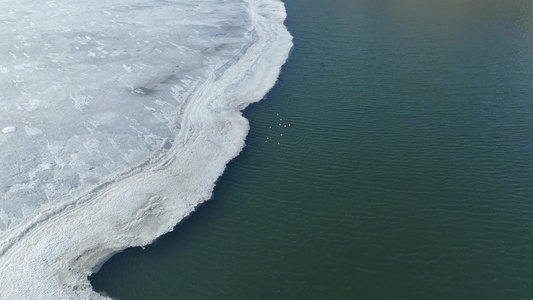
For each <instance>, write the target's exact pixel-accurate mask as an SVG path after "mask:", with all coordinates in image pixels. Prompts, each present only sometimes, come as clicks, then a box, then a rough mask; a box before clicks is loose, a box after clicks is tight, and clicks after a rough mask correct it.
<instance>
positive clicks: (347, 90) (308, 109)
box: [91, 0, 533, 299]
mask: <svg viewBox="0 0 533 300" xmlns="http://www.w3.org/2000/svg"><path fill="white" fill-rule="evenodd" d="M284 2H285V4H286V6H287V12H288V15H289V17H288V19H287V22H286V24H287V27H288V28H289V30H290V31H291V33H292V34H293V36H294V44H295V47H294V49H293V52H292V54H291V57H290V59H289V61H288V62H287V64H286V65H285V67H284V69H283V73H282V75H281V77H280V80H279V82H278V84H277V85H276V87H275V88H274V89H273V90H272V91H271V92H270V93H269V94H268V96H267V98H266V99H265V100H264V101H262V102H261V103H258V104H255V105H252V106H250V107H249V108H247V109H246V111H245V113H244V114H245V116H246V117H247V118H249V119H250V123H251V131H250V134H249V137H248V139H247V141H246V143H247V147H246V148H245V149H244V150H243V152H242V153H241V155H240V156H239V157H237V158H236V159H235V160H233V161H232V162H231V163H230V165H229V166H228V169H227V170H226V172H225V174H224V175H223V176H222V178H221V179H220V181H219V183H218V184H217V187H216V189H215V191H214V195H213V199H212V200H211V201H209V202H207V203H206V204H204V205H202V206H201V207H200V208H199V209H198V211H197V212H195V213H194V214H193V215H192V216H191V217H190V218H188V219H187V220H186V221H184V222H182V223H181V224H180V225H179V226H178V227H177V228H176V229H175V230H174V232H172V233H170V234H167V235H165V236H164V237H162V238H160V239H158V240H157V241H156V243H155V244H153V245H150V246H148V247H146V249H144V250H141V249H140V248H135V249H129V250H127V251H124V252H123V253H121V254H119V255H116V256H115V257H113V258H112V259H111V260H110V261H109V262H107V263H106V264H105V265H104V266H103V268H102V269H101V271H100V272H99V273H98V274H96V275H94V276H92V277H91V280H92V283H93V285H94V287H95V289H96V290H98V291H103V293H106V294H108V295H111V296H112V297H115V298H117V299H532V298H533V1H529V0H528V1H521V0H514V1H504V0H469V1H467V0H447V1H437V0H402V1H400V0H380V1H377V0H372V1H371V0H351V1H350V0H327V1H326V0H285V1H284Z"/></svg>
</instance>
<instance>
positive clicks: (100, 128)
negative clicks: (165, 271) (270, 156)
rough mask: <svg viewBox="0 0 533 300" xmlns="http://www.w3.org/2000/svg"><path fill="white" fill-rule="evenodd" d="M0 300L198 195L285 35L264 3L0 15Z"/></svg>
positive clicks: (115, 4) (184, 210)
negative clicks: (0, 129) (1, 153)
mask: <svg viewBox="0 0 533 300" xmlns="http://www.w3.org/2000/svg"><path fill="white" fill-rule="evenodd" d="M0 7H1V8H2V9H1V10H0V27H1V30H0V44H1V45H2V49H3V51H2V52H0V91H1V97H2V98H1V99H0V101H1V102H0V103H1V106H0V128H3V130H2V133H1V134H0V147H1V149H2V151H3V155H2V156H1V157H0V176H1V178H2V180H1V182H0V190H1V198H0V230H2V232H1V235H0V273H1V274H2V277H1V278H0V290H1V291H2V292H1V293H0V298H1V299H25V298H27V297H28V295H31V296H32V297H38V298H41V299H70V298H72V299H76V298H80V299H88V298H98V297H100V296H99V295H98V294H96V293H94V292H93V291H92V289H91V287H90V285H89V283H88V281H87V278H86V277H87V276H88V275H90V274H91V273H92V272H93V270H94V268H96V267H97V266H98V265H99V264H101V263H102V261H104V260H105V259H106V258H107V257H109V255H111V254H112V253H114V252H117V251H120V250H122V249H124V248H126V247H131V246H138V245H145V244H147V243H150V242H151V241H152V240H153V239H155V238H156V237H157V236H159V235H161V234H163V233H165V232H168V231H170V230H171V229H172V228H173V226H174V225H175V224H176V223H177V222H178V221H179V220H181V219H182V218H183V217H185V216H186V215H187V214H189V213H190V212H191V211H193V210H194V207H195V206H196V205H198V204H199V203H201V202H202V201H205V200H207V199H208V198H209V197H210V194H211V192H212V188H213V185H214V182H215V181H216V179H217V178H218V176H220V174H221V173H222V172H223V170H224V168H225V165H226V164H227V162H228V161H229V160H230V159H232V158H233V157H235V156H236V155H237V154H238V153H239V152H240V150H241V149H242V147H243V144H244V139H245V136H246V133H247V130H248V123H247V121H246V120H245V119H244V118H243V117H242V116H241V114H240V110H242V109H243V108H244V107H245V106H246V105H247V104H249V103H251V102H254V101H258V100H260V99H261V98H262V97H263V96H264V95H265V94H266V92H267V91H268V90H269V89H270V88H271V87H272V85H273V84H274V82H275V80H276V78H277V75H278V73H279V69H280V67H281V65H282V64H283V62H284V61H285V60H286V58H287V55H288V52H289V49H290V47H291V46H292V44H291V37H290V35H289V34H288V32H287V31H286V29H285V27H284V26H283V20H284V19H285V10H284V7H283V4H282V3H281V2H280V1H279V0H246V1H240V0H201V1H197V0H194V1H193V0H175V1H172V0H167V1H162V0H148V1H135V0H132V1H108V2H104V1H93V2H91V1H82V2H79V1H78V2H74V1H72V0H63V1H60V0H56V1H54V0H52V1H47V2H43V3H37V2H35V1H29V0H20V1H10V2H4V3H1V4H0Z"/></svg>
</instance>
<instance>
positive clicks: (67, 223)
mask: <svg viewBox="0 0 533 300" xmlns="http://www.w3.org/2000/svg"><path fill="white" fill-rule="evenodd" d="M245 2H246V3H247V6H248V7H247V13H248V16H249V18H250V21H251V24H252V27H253V28H254V30H255V33H256V34H257V37H258V38H257V40H256V41H255V43H253V44H252V45H251V46H250V47H249V48H248V49H247V51H246V52H245V53H244V55H242V56H241V57H240V58H239V59H238V60H237V61H235V62H234V63H233V64H232V65H231V66H229V67H228V68H227V69H225V70H224V71H223V73H222V74H221V75H220V76H219V77H218V78H216V77H215V74H211V76H210V77H209V78H207V80H206V81H205V82H204V83H203V84H201V85H200V86H198V87H197V88H196V89H195V91H194V92H193V93H192V94H191V95H190V96H189V99H188V100H187V103H188V104H187V106H186V107H185V111H184V113H183V120H182V128H181V129H180V130H179V132H178V135H177V136H176V137H175V139H174V140H173V142H172V143H170V141H168V140H165V141H163V142H162V143H161V146H160V147H159V149H158V150H157V151H156V152H154V154H153V155H152V156H151V157H149V158H147V159H146V160H144V161H142V162H141V163H139V164H137V165H136V166H134V167H133V168H131V169H129V170H128V171H125V172H122V173H120V174H119V177H116V178H113V179H111V180H109V181H106V182H104V183H102V184H100V185H98V186H96V187H93V188H91V189H90V190H89V191H88V192H86V193H85V194H84V195H82V196H81V197H79V198H76V199H74V200H72V201H69V202H68V203H62V204H59V205H57V206H54V207H50V208H48V209H46V210H45V211H42V212H41V213H40V214H38V215H37V217H34V218H32V219H31V221H30V222H27V223H26V224H25V225H24V226H20V227H19V228H17V229H18V230H17V232H14V233H12V234H11V235H9V236H8V237H6V238H5V239H3V240H2V241H1V242H0V272H1V273H2V274H3V279H2V281H3V282H2V295H1V299H21V298H26V296H27V295H29V294H31V295H33V296H38V297H39V299H108V298H106V297H104V296H102V295H100V294H98V293H96V292H94V291H93V289H92V286H91V285H90V283H89V281H88V278H87V277H88V276H89V275H91V274H92V273H93V272H96V271H97V269H98V268H99V267H100V266H101V265H102V264H103V263H105V261H107V259H108V258H109V257H111V256H112V255H113V254H115V253H117V252H120V251H122V250H124V249H126V248H129V247H136V246H144V245H147V244H150V243H151V242H152V241H153V240H155V239H156V238H157V237H159V236H161V235H162V234H164V233H167V232H169V231H172V229H173V228H174V226H175V225H176V224H177V223H178V222H179V221H180V220H182V219H183V218H184V217H186V216H188V215H189V214H190V213H191V212H193V211H194V210H195V208H196V207H197V205H198V204H200V203H202V202H204V201H206V200H208V199H209V198H210V197H211V193H212V191H213V188H214V185H215V182H216V181H217V179H218V178H219V176H220V175H221V174H222V173H223V171H224V169H225V166H226V164H227V163H228V162H229V161H230V160H231V159H233V158H234V157H235V156H237V155H238V154H239V152H240V151H241V150H242V148H243V147H244V141H245V138H246V135H247V133H248V129H249V126H248V121H247V120H246V119H245V118H244V117H242V114H241V111H242V110H243V109H244V108H245V107H246V106H247V105H249V104H251V103H253V102H257V101H259V100H261V99H262V98H263V96H264V95H265V94H266V93H267V92H268V91H269V90H270V89H271V88H272V86H273V85H274V84H275V82H276V80H277V77H278V75H279V72H280V69H281V66H282V65H283V64H284V63H285V61H286V60H287V58H288V55H289V51H290V49H291V47H292V42H291V40H292V38H291V36H290V34H289V33H288V31H287V29H286V28H285V26H284V24H283V21H284V20H285V17H286V12H285V9H284V6H283V3H282V2H281V1H278V0H274V1H273V0H245ZM169 146H170V147H169ZM124 199H128V200H127V201H124ZM88 228H90V231H88V230H87V229H88ZM119 234H120V235H119Z"/></svg>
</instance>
